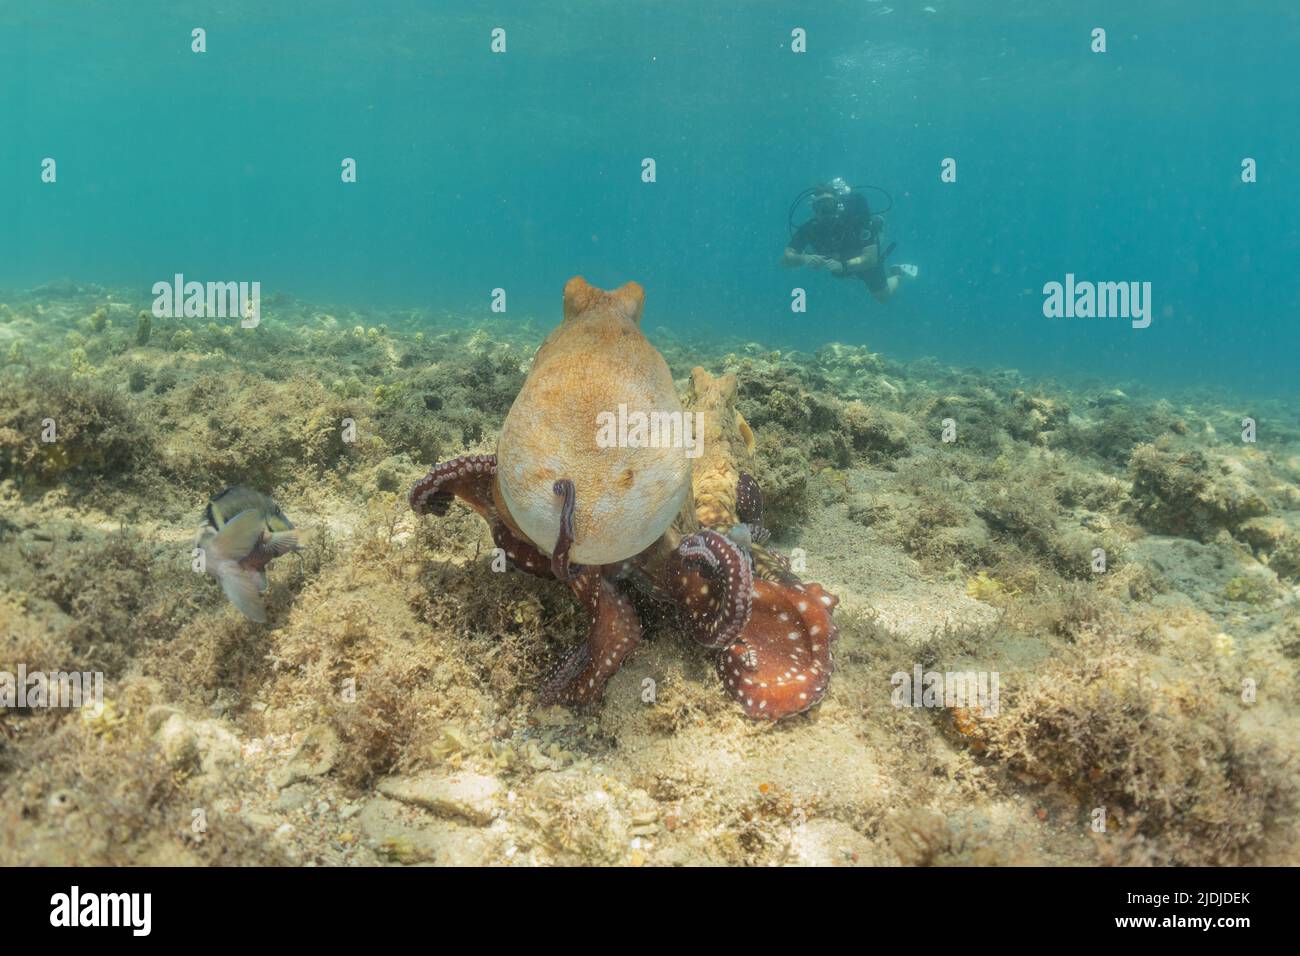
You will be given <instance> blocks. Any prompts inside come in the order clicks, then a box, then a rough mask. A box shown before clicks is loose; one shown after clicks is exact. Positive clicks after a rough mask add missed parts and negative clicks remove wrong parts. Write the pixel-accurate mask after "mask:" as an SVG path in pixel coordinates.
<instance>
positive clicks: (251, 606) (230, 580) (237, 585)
mask: <svg viewBox="0 0 1300 956" xmlns="http://www.w3.org/2000/svg"><path fill="white" fill-rule="evenodd" d="M259 520H260V519H259ZM220 578H221V590H223V591H225V592H226V597H228V598H230V603H231V604H233V605H234V606H235V607H237V608H239V610H240V611H241V612H242V613H243V615H244V617H246V618H248V619H249V620H250V621H256V622H257V623H258V624H265V623H266V608H265V607H264V606H263V605H262V598H261V595H260V594H258V583H259V580H258V579H259V575H258V573H257V572H255V571H240V570H234V569H231V570H229V571H223V572H222V574H221V575H220Z"/></svg>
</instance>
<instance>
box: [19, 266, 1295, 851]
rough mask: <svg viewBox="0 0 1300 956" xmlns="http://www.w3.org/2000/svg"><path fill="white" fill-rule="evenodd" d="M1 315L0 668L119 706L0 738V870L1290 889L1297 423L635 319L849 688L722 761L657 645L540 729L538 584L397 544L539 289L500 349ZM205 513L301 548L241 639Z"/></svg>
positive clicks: (699, 672)
mask: <svg viewBox="0 0 1300 956" xmlns="http://www.w3.org/2000/svg"><path fill="white" fill-rule="evenodd" d="M0 302H2V303H3V304H0V670H7V671H10V672H16V670H17V668H18V665H19V664H20V663H21V664H24V665H25V666H26V667H27V669H28V670H29V671H31V670H38V669H40V670H46V671H55V670H72V669H76V670H97V671H102V672H103V673H104V674H105V675H106V698H107V707H106V709H105V711H104V713H103V714H101V715H100V716H98V717H92V716H91V715H90V714H86V713H82V712H78V711H68V710H51V709H27V710H18V709H13V708H10V709H5V710H3V711H0V808H2V809H0V813H2V814H3V822H2V823H0V862H2V863H5V864H55V863H74V864H98V863H108V864H200V865H201V864H211V863H219V864H268V863H289V864H316V865H349V866H355V865H374V864H379V863H384V864H390V865H413V864H423V863H433V864H491V865H538V864H543V865H544V864H599V865H634V866H635V865H674V864H710V863H712V864H756V865H772V864H824V865H898V864H901V865H925V864H940V865H942V864H1014V863H1035V862H1040V863H1047V864H1061V865H1078V864H1121V865H1123V864H1147V863H1210V864H1240V863H1269V864H1279V863H1280V864H1294V863H1296V862H1298V861H1300V855H1298V853H1297V839H1296V828H1295V819H1294V812H1295V806H1296V802H1295V801H1296V792H1297V790H1296V778H1297V762H1296V751H1297V748H1298V747H1300V703H1297V699H1298V695H1297V690H1298V689H1300V681H1298V680H1297V656H1298V655H1300V609H1298V606H1297V581H1298V580H1300V425H1298V424H1297V422H1296V419H1295V415H1294V412H1295V409H1294V407H1291V405H1290V404H1288V403H1286V402H1283V401H1280V400H1273V401H1258V402H1255V401H1252V400H1249V399H1243V398H1241V397H1240V396H1232V395H1228V394H1226V393H1219V392H1215V391H1213V390H1210V389H1205V390H1202V391H1198V392H1192V391H1187V392H1182V393H1177V394H1174V393H1163V394H1162V393H1158V392H1155V391H1152V390H1149V389H1144V388H1143V387H1141V386H1140V385H1134V384H1132V383H1117V382H1098V383H1095V384H1093V385H1078V384H1075V385H1071V386H1066V385H1063V384H1060V383H1054V382H1050V381H1035V380H1032V379H1029V378H1027V377H1024V376H1022V375H1020V374H1018V373H1016V372H1014V371H998V370H970V369H955V368H949V367H946V366H944V365H941V364H939V363H937V362H933V361H920V362H911V363H901V362H896V361H894V360H892V359H891V358H890V357H889V356H888V355H879V354H875V353H873V352H871V351H870V350H869V349H868V348H866V347H849V346H843V345H834V344H833V345H828V346H826V347H825V348H823V349H821V350H819V351H818V352H817V353H816V354H815V355H814V354H800V353H785V354H782V353H778V352H775V351H773V350H771V349H770V348H769V347H767V346H765V345H764V344H763V343H757V342H744V341H735V342H730V343H719V342H696V341H689V340H685V339H683V338H681V337H680V336H676V335H674V334H672V333H670V332H668V331H667V330H665V329H663V328H662V327H660V326H659V325H658V323H657V322H656V318H655V309H654V295H653V290H650V298H649V302H648V304H647V312H646V318H645V321H644V329H645V331H646V333H647V335H648V336H649V337H650V338H651V340H652V341H653V342H654V344H655V345H656V346H657V347H659V348H660V350H661V351H662V352H663V353H664V355H665V357H666V358H667V360H668V362H669V365H670V367H671V369H672V371H673V375H674V376H675V378H676V379H677V381H678V384H679V385H680V386H682V387H683V388H684V387H685V383H686V381H687V379H688V377H689V374H690V371H691V369H692V367H694V366H696V365H700V366H703V367H704V368H706V369H708V370H709V371H711V372H713V373H715V374H721V373H724V372H735V373H736V375H737V377H738V380H739V389H740V401H739V408H740V410H741V412H742V413H743V414H744V416H745V418H746V419H747V420H748V422H749V423H750V425H751V426H752V427H753V430H754V432H755V434H756V438H757V447H756V453H755V461H754V463H753V469H754V472H755V474H756V477H757V478H758V480H759V481H760V483H761V484H762V486H763V487H764V490H765V493H766V495H767V499H768V505H769V510H768V518H769V524H770V525H771V526H772V528H773V530H774V540H775V543H776V545H777V546H778V547H780V548H783V549H785V550H787V551H788V550H789V549H791V548H794V547H799V548H802V549H804V551H805V552H806V554H807V559H806V560H807V572H806V574H805V577H806V578H808V579H811V580H816V581H818V582H820V583H822V584H823V585H824V586H825V587H827V588H828V589H830V590H831V591H833V592H834V593H836V594H838V595H839V597H840V598H841V604H840V607H839V609H838V611H837V612H836V620H837V622H838V623H839V625H840V637H839V641H838V645H837V648H836V655H835V659H836V673H835V675H834V678H833V680H832V682H831V686H830V691H829V693H828V695H827V697H826V698H825V700H824V701H823V702H822V703H821V704H820V705H819V706H818V707H816V708H815V709H814V710H812V711H811V712H809V713H807V714H804V715H800V716H796V717H793V718H790V719H788V720H785V721H781V722H780V723H777V724H775V725H773V724H769V723H759V722H753V721H750V720H748V719H746V718H745V717H744V715H743V714H742V713H741V711H740V709H739V708H738V707H737V706H736V705H735V703H734V702H733V701H732V700H731V699H730V698H728V697H727V696H726V695H725V694H724V693H723V690H722V687H721V684H720V682H719V680H718V678H717V677H716V675H715V674H714V671H713V666H712V663H711V659H710V655H709V652H707V651H706V650H705V649H704V648H702V647H700V646H698V645H695V644H694V643H692V642H691V641H690V640H688V639H687V638H685V637H684V636H682V635H681V634H680V633H679V632H678V631H677V630H675V628H674V627H673V625H672V623H671V621H668V620H664V621H652V622H649V625H650V626H648V627H647V637H646V639H645V640H644V642H643V643H642V645H641V646H640V648H639V649H638V650H637V651H636V652H635V653H634V654H633V656H632V657H631V658H630V659H629V661H628V662H627V663H626V664H625V665H624V667H623V669H622V670H621V671H620V672H619V673H618V674H617V675H616V676H615V677H614V678H613V679H612V680H611V681H610V683H609V686H608V688H607V690H606V693H605V697H604V701H603V703H602V704H601V705H600V706H598V707H596V708H593V709H591V710H589V711H587V712H584V713H576V712H572V711H569V710H566V709H564V708H561V707H545V708H544V707H541V706H539V704H538V702H537V690H538V688H539V686H540V684H541V682H542V680H543V679H544V677H545V676H546V675H547V674H548V673H549V672H550V670H551V669H552V668H553V667H554V666H555V665H556V663H557V662H558V661H559V660H560V659H561V658H562V656H563V654H564V651H565V650H566V649H567V648H569V647H571V646H572V645H573V644H574V643H575V642H576V641H578V640H580V639H581V637H582V635H583V633H584V632H585V629H586V622H585V620H583V619H582V616H581V615H580V614H579V611H578V608H577V605H576V603H575V601H574V599H573V597H572V596H571V595H570V593H569V591H568V589H567V588H565V587H563V586H561V585H560V584H558V583H556V582H554V581H543V580H539V579H535V578H532V577H529V576H526V575H523V574H521V573H510V574H495V573H493V572H492V571H491V570H490V567H489V563H490V550H491V546H492V545H491V539H490V537H489V535H488V532H487V528H486V526H485V525H484V523H483V522H482V521H481V520H480V519H479V518H477V516H475V515H474V514H472V513H471V512H470V511H469V510H468V509H466V508H464V507H463V506H461V505H459V504H457V505H455V506H453V508H452V511H451V513H450V515H448V516H447V517H446V518H444V519H441V520H438V519H433V518H417V517H416V516H415V515H414V514H413V513H412V512H411V511H410V509H409V508H408V506H407V504H406V492H407V489H408V488H409V487H410V485H411V484H412V482H413V481H415V480H416V479H418V478H419V477H420V476H422V475H423V474H424V472H425V470H426V469H427V467H428V465H429V464H430V463H431V462H433V461H434V460H435V459H437V460H442V459H446V458H451V457H454V456H456V455H460V454H464V453H467V452H474V451H480V452H490V451H492V450H493V448H494V443H495V438H496V432H497V430H498V428H499V427H500V424H501V421H502V419H503V417H504V415H505V412H506V411H507V409H508V408H509V406H510V403H511V401H512V400H513V398H514V395H515V394H516V392H517V391H518V389H519V386H520V385H521V384H522V382H523V379H524V376H525V374H526V370H527V367H528V365H529V363H530V361H531V356H532V353H533V351H534V349H535V348H536V346H537V345H538V344H539V342H540V341H541V338H542V337H543V336H544V335H545V333H546V332H547V331H549V329H550V328H551V327H552V326H553V325H554V323H555V322H557V321H558V319H559V296H558V292H557V298H556V310H555V315H547V316H535V317H532V318H531V319H528V320H523V319H520V318H519V317H515V316H511V317H510V318H509V319H508V320H507V319H501V320H498V321H488V320H484V319H482V318H479V317H466V316H458V315H452V314H444V313H434V314H430V313H428V312H420V311H403V310H388V311H358V310H354V309H351V308H344V307H330V306H327V305H323V304H312V303H307V302H303V301H298V300H295V299H292V298H289V297H287V296H276V297H269V298H268V299H267V300H265V301H264V302H263V322H262V325H261V327H260V328H258V329H256V330H253V331H244V330H240V329H238V328H236V327H235V323H233V322H231V321H221V322H211V323H209V322H207V321H206V320H201V319H188V320H184V319H182V320H167V319H149V320H147V321H146V320H142V318H141V317H140V313H141V310H142V309H147V308H148V307H149V304H150V303H149V301H148V300H147V299H145V298H142V297H140V296H139V295H138V294H136V293H134V292H129V291H124V290H113V289H107V288H103V287H98V286H80V285H77V284H75V283H72V282H60V283H55V284H52V285H49V286H45V287H42V288H40V289H37V290H30V291H22V290H7V291H4V292H0ZM1247 416H1249V417H1251V418H1253V419H1254V420H1255V421H1256V422H1257V425H1258V440H1257V441H1256V442H1255V443H1243V442H1242V441H1241V420H1242V418H1243V417H1247ZM46 418H53V419H54V420H55V422H56V423H57V428H58V435H59V439H58V441H57V442H55V443H53V444H44V443H42V442H40V440H39V435H40V431H41V428H42V422H43V420H44V419H46ZM345 418H350V419H353V420H354V421H355V423H356V427H357V440H356V441H355V442H352V443H348V442H344V441H343V440H342V438H341V434H340V428H341V422H342V420H343V419H345ZM945 418H952V419H953V420H954V421H955V422H956V423H957V426H958V440H957V441H956V442H955V443H953V444H945V443H943V442H941V441H940V440H939V438H940V430H941V427H942V426H941V424H940V423H941V422H942V420H943V419H945ZM237 482H238V483H244V484H248V485H250V486H252V487H255V488H259V489H261V490H263V491H266V492H269V493H272V494H274V495H275V497H276V499H277V500H278V501H279V502H280V504H281V505H282V506H283V508H284V510H285V511H286V512H287V513H288V515H289V516H290V517H291V518H292V519H293V520H294V521H295V522H296V524H297V525H298V526H299V527H301V528H305V529H309V531H310V534H309V539H308V546H307V548H306V550H305V552H304V553H303V554H302V557H301V560H299V559H298V558H295V557H292V556H291V557H286V558H282V559H280V560H278V561H276V562H275V563H274V564H273V565H272V566H271V572H270V577H271V591H270V594H269V613H270V619H269V621H268V623H267V624H265V625H259V624H254V623H252V622H250V621H247V620H245V619H244V618H243V617H242V616H241V615H240V614H239V613H238V612H237V611H236V610H235V609H234V608H233V607H231V606H230V604H229V603H228V602H227V601H226V600H225V598H224V597H223V596H222V594H221V592H220V589H219V587H218V586H217V585H216V583H215V582H214V581H212V580H211V579H210V578H206V577H203V576H201V575H197V574H195V573H194V572H193V571H192V570H191V569H190V548H191V546H192V544H193V541H194V534H195V529H196V527H197V525H198V521H199V517H200V514H201V511H202V508H203V506H204V503H205V502H206V500H207V499H208V497H209V496H211V495H212V494H214V493H216V492H218V491H220V490H221V489H222V488H224V487H226V486H227V485H229V484H233V483H237ZM1097 547H1102V548H1104V549H1105V552H1106V556H1107V567H1106V570H1105V572H1104V573H1096V572H1095V571H1094V569H1093V565H1092V557H1093V549H1094V548H1097ZM916 664H920V665H922V666H923V667H924V668H925V669H927V670H938V671H966V670H981V671H996V672H997V673H998V675H999V678H1000V689H1001V701H1000V704H1001V706H1000V710H999V713H998V715H997V716H996V717H992V718H982V717H979V716H978V715H975V714H972V713H971V712H970V711H966V710H954V709H948V708H936V709H925V708H903V709H898V708H895V707H894V706H893V705H892V703H891V694H892V691H893V687H892V686H891V683H890V677H891V675H892V674H894V673H895V672H898V671H906V672H911V671H912V669H913V667H914V665H916ZM646 678H650V679H652V680H653V681H655V685H656V688H657V694H656V699H655V700H654V702H653V703H646V702H644V701H643V699H642V688H643V682H644V680H645V679H646ZM349 687H355V695H349V694H348V693H347V692H346V690H347V688H349ZM1252 689H1253V696H1252V694H1251V693H1250V691H1251V690H1252ZM1099 809H1101V810H1104V811H1105V821H1106V826H1105V829H1104V832H1098V831H1097V830H1096V829H1094V823H1095V821H1096V820H1097V819H1098V815H1097V811H1098V810H1099Z"/></svg>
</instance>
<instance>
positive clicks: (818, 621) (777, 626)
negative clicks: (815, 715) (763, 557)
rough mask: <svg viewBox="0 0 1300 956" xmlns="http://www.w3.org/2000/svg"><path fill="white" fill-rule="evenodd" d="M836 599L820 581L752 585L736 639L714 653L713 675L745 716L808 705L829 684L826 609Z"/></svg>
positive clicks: (772, 715)
mask: <svg viewBox="0 0 1300 956" xmlns="http://www.w3.org/2000/svg"><path fill="white" fill-rule="evenodd" d="M838 603H839V599H838V598H836V597H835V596H834V595H833V594H830V593H829V592H827V591H826V590H825V589H824V588H822V586H821V585H820V584H798V585H787V584H778V583H775V582H772V581H762V580H760V581H756V582H755V583H754V601H753V611H752V613H751V614H750V617H749V623H748V624H747V625H746V626H745V629H744V631H743V632H742V633H741V635H740V637H739V638H738V639H737V640H736V641H735V642H734V643H732V644H731V645H730V646H729V647H727V648H726V649H725V650H724V651H723V652H722V653H721V654H719V655H718V676H719V677H721V678H722V683H723V686H724V687H726V689H727V693H729V694H730V695H731V696H732V697H734V698H735V699H736V700H737V701H739V702H740V705H741V707H742V708H744V711H745V713H746V715H748V716H750V717H757V718H764V719H767V720H780V719H781V718H782V717H789V716H790V715H792V714H798V713H801V712H802V711H805V710H807V709H808V708H809V707H812V706H813V705H814V704H816V703H817V702H818V701H819V700H821V698H822V696H823V695H824V694H825V693H826V686H827V684H828V683H829V682H830V676H831V669H832V666H833V665H832V661H831V645H832V643H833V642H834V641H835V638H836V636H837V633H838V631H837V629H836V627H835V624H834V622H833V621H832V619H831V612H832V611H833V610H834V609H835V605H836V604H838Z"/></svg>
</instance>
